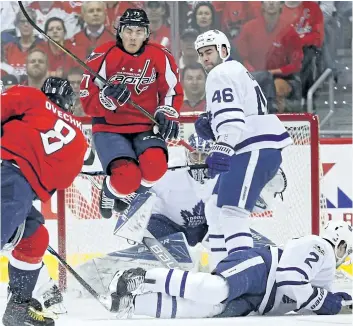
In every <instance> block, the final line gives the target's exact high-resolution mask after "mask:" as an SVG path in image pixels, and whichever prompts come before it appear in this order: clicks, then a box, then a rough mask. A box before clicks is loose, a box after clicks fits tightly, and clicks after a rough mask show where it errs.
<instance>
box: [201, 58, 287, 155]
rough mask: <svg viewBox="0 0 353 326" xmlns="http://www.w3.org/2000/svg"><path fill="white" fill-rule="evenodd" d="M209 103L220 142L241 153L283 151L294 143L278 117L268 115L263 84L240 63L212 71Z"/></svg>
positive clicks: (233, 63) (209, 79)
mask: <svg viewBox="0 0 353 326" xmlns="http://www.w3.org/2000/svg"><path fill="white" fill-rule="evenodd" d="M206 101H207V112H208V117H209V119H210V122H211V127H212V131H213V133H214V135H215V138H216V140H219V139H222V140H221V141H222V142H225V143H227V144H229V145H231V146H232V147H234V149H235V152H236V153H238V154H240V153H244V152H249V151H253V150H259V149H263V148H276V149H281V148H284V147H286V146H288V145H290V144H291V143H292V140H291V137H290V135H289V134H288V132H287V131H286V129H285V127H284V125H283V124H282V122H281V121H280V120H279V119H278V117H277V116H276V115H273V114H267V101H266V98H265V96H264V95H263V93H262V91H261V88H260V86H259V84H258V83H257V82H256V80H255V79H254V77H253V76H252V75H251V74H250V73H249V72H248V71H247V69H246V68H245V67H244V66H243V65H242V64H241V63H240V62H238V61H235V60H231V61H226V62H224V63H222V64H220V65H218V66H216V67H215V68H214V69H212V70H211V72H210V73H209V75H208V76H207V81H206Z"/></svg>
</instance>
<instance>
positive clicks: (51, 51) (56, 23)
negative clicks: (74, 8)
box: [38, 17, 78, 77]
mask: <svg viewBox="0 0 353 326" xmlns="http://www.w3.org/2000/svg"><path fill="white" fill-rule="evenodd" d="M44 32H45V33H46V34H47V35H48V36H50V37H51V38H52V39H53V40H54V41H55V42H57V43H59V44H60V45H61V46H63V47H65V48H66V49H68V50H69V51H70V52H72V53H73V54H76V53H75V52H76V48H77V47H75V46H74V45H73V44H72V43H71V42H70V41H69V40H66V41H65V35H66V32H67V31H66V27H65V24H64V21H63V20H62V19H61V18H57V17H52V18H49V19H48V20H47V21H46V22H45V26H44ZM38 48H39V49H41V50H43V51H44V52H45V53H46V54H47V56H48V71H49V75H50V76H56V77H63V76H64V75H65V74H67V72H68V71H69V70H70V69H71V68H72V67H74V66H77V65H78V64H77V63H76V62H75V61H74V60H73V59H72V58H71V57H70V56H69V55H67V54H66V53H65V52H64V51H63V50H61V49H60V48H59V47H58V46H56V45H55V44H53V43H52V42H45V43H44V44H40V45H38Z"/></svg>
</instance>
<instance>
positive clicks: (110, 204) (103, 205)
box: [99, 178, 115, 219]
mask: <svg viewBox="0 0 353 326" xmlns="http://www.w3.org/2000/svg"><path fill="white" fill-rule="evenodd" d="M105 182H106V178H105V179H104V181H103V189H104V184H105ZM103 189H102V190H101V193H100V198H99V212H100V213H101V215H102V216H103V217H104V218H107V219H108V218H111V217H112V216H113V208H114V201H115V200H114V199H112V198H109V197H107V196H106V194H105V192H104V190H103Z"/></svg>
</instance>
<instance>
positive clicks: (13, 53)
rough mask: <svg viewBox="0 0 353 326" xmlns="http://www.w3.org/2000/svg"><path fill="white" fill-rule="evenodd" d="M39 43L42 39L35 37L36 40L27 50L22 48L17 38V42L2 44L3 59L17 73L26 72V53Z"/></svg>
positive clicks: (22, 73) (24, 73)
mask: <svg viewBox="0 0 353 326" xmlns="http://www.w3.org/2000/svg"><path fill="white" fill-rule="evenodd" d="M40 43H43V41H42V40H40V39H38V38H36V40H35V41H34V42H33V44H32V45H31V46H30V47H29V48H28V49H27V50H22V48H21V44H20V42H19V40H18V39H17V42H10V43H7V44H6V45H5V46H4V51H5V56H4V57H5V61H6V62H7V63H8V64H9V65H11V66H12V67H13V68H14V69H15V71H16V74H17V75H26V74H27V73H26V62H27V54H28V52H29V51H30V50H31V49H33V48H34V47H36V46H38V45H39V44H40Z"/></svg>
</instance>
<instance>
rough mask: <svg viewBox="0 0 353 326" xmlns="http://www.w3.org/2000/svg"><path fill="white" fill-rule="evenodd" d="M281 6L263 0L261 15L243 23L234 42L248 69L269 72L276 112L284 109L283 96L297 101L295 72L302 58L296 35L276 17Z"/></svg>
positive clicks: (297, 78) (299, 97)
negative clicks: (272, 80) (273, 87)
mask: <svg viewBox="0 0 353 326" xmlns="http://www.w3.org/2000/svg"><path fill="white" fill-rule="evenodd" d="M281 7H282V3H281V2H277V1H264V2H263V3H262V15H261V16H259V17H257V18H255V19H253V20H251V21H249V22H247V23H246V24H245V25H244V26H243V28H242V30H241V32H240V34H239V36H238V38H237V41H236V49H237V51H238V53H239V55H240V57H241V59H242V61H243V64H244V65H245V67H246V68H247V69H248V70H249V71H250V72H252V71H264V70H266V71H268V72H269V73H271V74H272V75H273V77H274V83H275V88H276V96H277V98H276V102H277V109H278V112H280V113H282V112H284V111H285V109H286V99H288V98H293V99H296V100H298V101H299V102H300V100H301V84H300V78H299V77H298V74H299V73H300V71H301V67H302V59H303V51H302V46H301V42H300V39H299V36H298V34H297V33H296V32H295V31H294V29H293V28H292V27H291V26H288V24H287V23H285V22H283V21H281V20H280V15H281ZM254 31H255V32H254ZM265 95H266V94H265ZM296 104H297V103H296Z"/></svg>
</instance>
